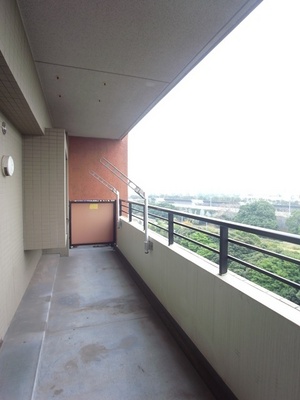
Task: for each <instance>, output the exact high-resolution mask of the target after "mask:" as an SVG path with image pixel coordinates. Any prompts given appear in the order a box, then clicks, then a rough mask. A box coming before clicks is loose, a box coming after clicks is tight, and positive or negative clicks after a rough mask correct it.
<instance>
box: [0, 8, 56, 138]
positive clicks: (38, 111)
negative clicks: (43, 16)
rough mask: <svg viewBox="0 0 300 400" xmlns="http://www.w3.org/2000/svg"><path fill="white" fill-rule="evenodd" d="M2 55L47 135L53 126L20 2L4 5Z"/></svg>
mask: <svg viewBox="0 0 300 400" xmlns="http://www.w3.org/2000/svg"><path fill="white" fill-rule="evenodd" d="M0 52H1V53H2V54H3V56H4V58H5V60H6V63H7V64H8V67H9V69H10V71H11V73H12V74H13V76H14V79H15V80H16V82H17V85H18V86H19V88H20V89H21V92H22V94H23V96H24V98H25V100H26V102H27V103H28V105H29V108H30V110H31V112H32V113H33V115H34V117H35V119H36V121H37V123H38V125H39V126H40V128H41V131H42V132H44V130H45V128H49V127H51V126H52V125H51V121H50V117H49V113H48V111H47V107H46V104H45V101H44V97H43V93H42V89H41V85H40V81H39V78H38V75H37V73H36V69H35V65H34V62H33V59H32V55H31V50H30V47H29V44H28V41H27V36H26V33H25V31H24V28H23V24H22V20H21V17H20V13H19V9H18V6H17V3H16V0H1V1H0Z"/></svg>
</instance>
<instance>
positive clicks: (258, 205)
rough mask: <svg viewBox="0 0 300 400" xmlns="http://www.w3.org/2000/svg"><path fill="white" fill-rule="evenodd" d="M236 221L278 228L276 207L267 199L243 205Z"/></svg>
mask: <svg viewBox="0 0 300 400" xmlns="http://www.w3.org/2000/svg"><path fill="white" fill-rule="evenodd" d="M235 222H240V223H242V224H246V225H254V226H260V227H261V228H269V229H277V221H276V215H275V208H274V206H272V204H270V203H269V202H268V201H266V200H258V201H254V202H253V203H250V204H245V205H244V206H241V207H240V209H239V212H238V214H237V216H236V217H235Z"/></svg>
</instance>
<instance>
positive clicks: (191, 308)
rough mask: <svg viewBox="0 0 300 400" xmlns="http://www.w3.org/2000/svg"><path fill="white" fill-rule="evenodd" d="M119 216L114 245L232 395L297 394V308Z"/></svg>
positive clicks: (291, 399) (292, 398) (291, 398)
mask: <svg viewBox="0 0 300 400" xmlns="http://www.w3.org/2000/svg"><path fill="white" fill-rule="evenodd" d="M149 236H150V240H151V242H152V243H153V250H152V251H151V252H150V253H149V254H145V252H144V239H145V237H144V233H143V231H142V230H141V228H140V226H139V225H137V224H135V223H129V222H128V221H127V220H125V219H122V225H121V228H120V229H119V230H118V238H117V246H118V249H119V250H120V251H121V253H122V254H123V255H124V256H125V257H126V259H127V260H128V262H129V263H130V264H131V265H132V267H133V268H134V269H135V271H136V272H137V273H138V274H139V276H140V277H141V278H142V279H143V280H144V282H145V283H146V284H147V285H148V287H149V288H150V289H151V291H152V292H153V293H154V294H155V296H156V297H157V298H158V300H159V301H160V302H161V303H162V305H163V306H164V307H165V308H166V310H167V311H168V312H169V313H170V314H171V315H172V317H173V318H174V319H175V320H176V322H177V323H178V324H179V325H180V326H181V328H182V329H183V330H184V331H185V333H186V334H187V335H188V336H189V338H190V339H191V340H192V342H193V343H194V344H195V345H196V346H197V348H198V349H199V351H200V352H201V353H202V355H203V356H204V357H205V358H206V359H207V361H208V362H209V363H210V365H211V366H212V367H213V368H214V370H215V371H216V373H217V374H218V375H219V376H220V377H221V379H222V380H223V381H224V382H225V384H226V385H227V386H228V387H229V388H230V389H231V391H232V392H233V393H234V394H235V396H236V397H237V398H238V399H239V400H269V399H270V400H271V399H272V400H283V399H284V400H299V399H300V375H299V373H300V307H298V306H297V305H296V304H293V303H291V302H288V301H286V300H284V299H282V298H280V297H278V296H275V295H273V294H271V293H270V292H268V291H266V290H264V289H262V288H259V287H258V286H256V285H253V284H250V283H249V282H248V281H246V280H244V279H242V278H240V277H238V276H237V275H235V274H233V273H230V272H228V273H227V274H226V275H223V276H220V275H219V273H218V268H217V266H216V265H214V264H213V263H209V262H208V261H206V260H204V259H203V258H201V257H199V256H198V255H196V254H194V253H192V252H190V251H188V250H186V249H183V248H182V247H181V246H178V245H176V244H175V245H172V246H168V244H167V241H166V239H165V238H163V237H162V236H160V235H157V234H155V233H154V232H151V231H150V234H149Z"/></svg>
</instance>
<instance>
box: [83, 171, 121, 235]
mask: <svg viewBox="0 0 300 400" xmlns="http://www.w3.org/2000/svg"><path fill="white" fill-rule="evenodd" d="M90 175H92V176H93V177H94V178H95V179H97V181H99V182H100V183H102V184H103V185H104V186H106V187H107V188H108V189H109V190H111V191H112V192H113V193H114V194H115V195H116V197H117V199H116V203H117V204H116V214H117V219H116V221H117V228H118V229H119V228H120V194H119V191H118V190H117V189H116V188H115V187H114V186H112V185H111V184H110V183H108V182H107V181H106V180H105V179H104V178H102V176H100V175H98V174H97V173H96V172H95V171H90Z"/></svg>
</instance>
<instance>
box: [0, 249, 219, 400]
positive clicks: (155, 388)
mask: <svg viewBox="0 0 300 400" xmlns="http://www.w3.org/2000/svg"><path fill="white" fill-rule="evenodd" d="M0 399H1V400H47V399H68V400H71V399H72V400H77V399H78V400H79V399H80V400H83V399H84V400H85V399H87V400H96V399H97V400H119V399H120V400H127V399H128V400H141V399H142V400H148V399H149V400H150V399H151V400H152V399H153V400H154V399H155V400H159V399H161V400H168V399H172V400H174V399H207V400H213V399H214V397H213V396H212V394H211V393H210V391H209V390H208V389H207V387H206V386H205V384H204V383H203V382H202V380H201V378H200V377H199V375H198V374H197V373H196V371H195V370H194V368H193V367H192V366H191V365H190V363H189V361H188V360H187V359H186V357H185V356H184V354H183V353H182V352H181V350H180V349H179V348H178V347H177V345H176V343H175V342H174V340H173V338H172V337H171V336H170V334H169V332H168V331H167V330H166V328H165V327H164V325H163V324H162V322H161V321H160V319H159V318H158V317H157V315H156V314H155V312H154V311H153V310H152V308H151V306H150V305H149V303H148V302H147V300H146V299H145V297H144V296H143V294H142V293H141V291H140V290H139V289H138V288H137V286H136V285H135V283H134V282H133V281H132V279H131V277H130V276H129V274H128V273H127V271H126V270H125V268H124V267H123V266H122V262H121V260H120V258H119V257H118V255H117V253H116V252H115V251H114V250H113V249H112V248H110V247H105V248H100V247H97V248H92V247H89V248H88V247H87V248H77V249H72V250H71V251H70V256H69V257H65V258H63V257H62V258H60V257H59V256H58V255H44V256H43V257H42V259H41V261H40V263H39V265H38V267H37V269H36V272H35V274H34V276H33V279H32V281H31V283H30V285H29V287H28V290H27V291H26V293H25V295H24V297H23V300H22V302H21V304H20V306H19V308H18V310H17V312H16V314H15V317H14V319H13V321H12V323H11V325H10V327H9V329H8V332H7V335H6V337H5V339H4V342H3V345H2V347H1V349H0Z"/></svg>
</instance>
